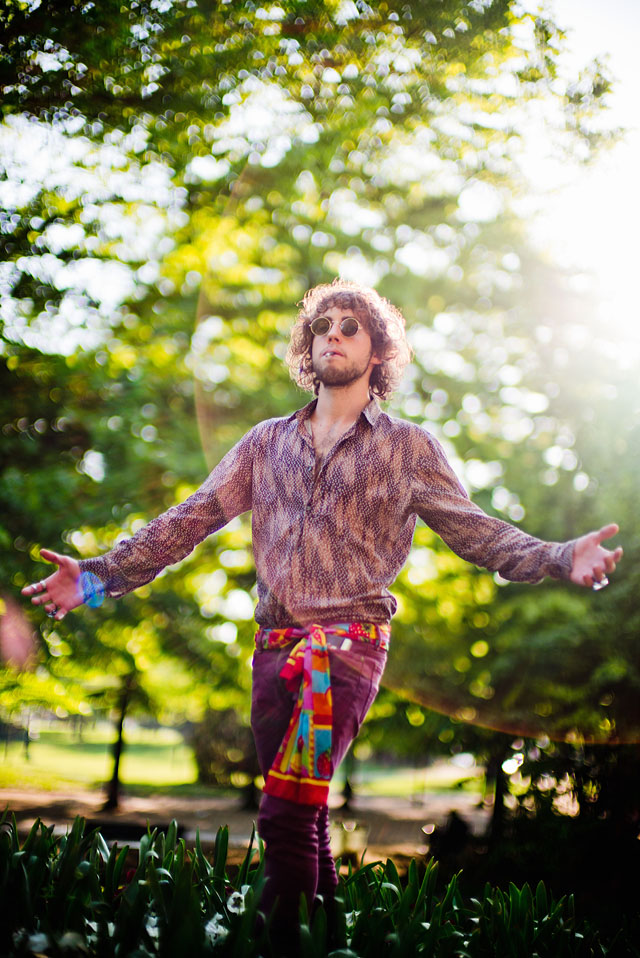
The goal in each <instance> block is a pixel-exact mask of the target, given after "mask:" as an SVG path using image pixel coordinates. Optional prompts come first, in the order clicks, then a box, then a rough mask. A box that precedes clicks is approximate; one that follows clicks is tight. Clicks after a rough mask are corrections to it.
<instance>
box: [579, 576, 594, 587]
mask: <svg viewBox="0 0 640 958" xmlns="http://www.w3.org/2000/svg"><path fill="white" fill-rule="evenodd" d="M582 584H583V585H585V586H586V587H587V589H590V588H591V587H592V585H593V579H592V577H591V576H590V575H588V574H587V575H584V576H583V577H582Z"/></svg>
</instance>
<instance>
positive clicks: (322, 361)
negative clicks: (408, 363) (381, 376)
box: [311, 306, 380, 387]
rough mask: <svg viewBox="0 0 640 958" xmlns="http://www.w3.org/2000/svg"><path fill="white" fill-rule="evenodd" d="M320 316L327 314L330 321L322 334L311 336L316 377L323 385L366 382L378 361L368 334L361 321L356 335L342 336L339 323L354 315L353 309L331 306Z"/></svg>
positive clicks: (346, 384) (347, 384)
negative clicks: (327, 329)
mask: <svg viewBox="0 0 640 958" xmlns="http://www.w3.org/2000/svg"><path fill="white" fill-rule="evenodd" d="M318 315H319V316H326V317H327V319H328V320H330V322H331V328H330V329H329V332H327V333H325V335H324V336H314V337H313V343H312V344H311V363H312V366H313V371H314V373H315V375H316V376H317V378H318V380H319V381H320V382H321V383H322V384H323V385H325V386H329V387H332V386H333V387H335V386H349V385H351V383H353V382H356V381H357V380H358V379H361V378H366V382H367V383H368V382H369V376H370V375H371V370H372V369H373V367H374V366H375V365H377V364H378V363H380V360H379V359H378V357H377V356H375V355H374V354H373V347H372V345H371V337H370V336H369V333H368V332H367V330H366V329H365V327H364V325H363V323H362V322H361V321H360V320H358V322H359V323H360V328H359V330H358V332H357V333H356V334H355V336H345V335H344V333H343V332H342V330H341V329H340V323H341V322H342V320H343V319H346V318H347V317H354V318H355V319H358V317H357V316H355V314H354V312H353V310H348V309H341V308H340V307H339V306H331V307H330V308H329V309H325V310H323V311H322V313H319V314H318Z"/></svg>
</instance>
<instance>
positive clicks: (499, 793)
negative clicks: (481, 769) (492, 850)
mask: <svg viewBox="0 0 640 958" xmlns="http://www.w3.org/2000/svg"><path fill="white" fill-rule="evenodd" d="M506 756H507V750H506V749H505V748H504V747H501V748H497V749H496V751H495V752H493V754H492V755H491V757H490V759H489V761H488V763H487V782H491V781H493V782H494V789H493V809H492V812H491V822H490V823H489V833H488V834H489V841H490V842H491V844H492V845H495V844H497V843H498V842H499V841H500V839H501V838H502V832H503V828H504V796H505V795H506V793H507V777H506V775H505V773H504V772H503V770H502V763H503V762H504V760H505V758H506Z"/></svg>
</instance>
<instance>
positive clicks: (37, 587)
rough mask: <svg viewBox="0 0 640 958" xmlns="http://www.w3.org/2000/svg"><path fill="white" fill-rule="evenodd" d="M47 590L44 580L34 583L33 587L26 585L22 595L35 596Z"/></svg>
mask: <svg viewBox="0 0 640 958" xmlns="http://www.w3.org/2000/svg"><path fill="white" fill-rule="evenodd" d="M46 588H47V583H46V582H45V581H44V580H43V579H40V581H39V582H32V583H31V585H26V586H25V587H24V589H23V590H22V594H23V595H33V594H34V593H38V592H42V591H43V590H46Z"/></svg>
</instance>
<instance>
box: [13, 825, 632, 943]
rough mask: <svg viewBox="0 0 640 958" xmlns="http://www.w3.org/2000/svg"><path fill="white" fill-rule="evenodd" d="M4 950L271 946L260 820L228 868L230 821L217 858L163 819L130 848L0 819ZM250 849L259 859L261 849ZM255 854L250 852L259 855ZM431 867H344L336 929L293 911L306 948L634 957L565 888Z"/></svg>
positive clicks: (624, 937) (320, 915) (627, 939)
mask: <svg viewBox="0 0 640 958" xmlns="http://www.w3.org/2000/svg"><path fill="white" fill-rule="evenodd" d="M0 826H1V832H0V908H1V910H2V920H1V922H0V955H2V956H16V958H18V956H45V958H58V956H66V958H68V956H73V955H84V956H86V955H95V956H96V958H116V956H118V958H146V956H166V958H169V956H171V958H175V956H180V955H188V956H189V958H199V956H206V955H217V956H218V955H219V956H234V958H258V956H265V958H266V956H273V958H277V956H276V954H275V952H273V951H272V949H271V946H270V943H269V934H268V932H269V923H268V920H267V922H266V923H265V922H263V921H262V919H261V917H260V916H259V914H258V902H259V898H260V891H261V888H262V883H263V881H264V878H263V847H262V844H261V842H260V840H259V839H257V841H256V836H255V830H254V833H253V834H252V836H251V841H250V844H249V848H248V849H247V852H246V854H245V857H244V860H243V862H242V864H241V866H240V868H239V869H237V872H236V873H235V874H234V875H233V876H231V872H232V869H230V868H228V867H227V857H228V855H227V853H228V842H229V832H228V829H227V828H221V829H219V831H218V834H217V837H216V842H215V846H214V850H213V855H212V859H213V860H212V861H209V859H208V858H207V856H206V855H205V853H204V851H203V848H202V845H201V843H200V838H199V836H198V837H197V838H196V842H195V847H194V848H193V849H187V847H186V845H185V842H184V840H183V839H180V840H178V838H177V824H176V822H172V823H171V825H170V827H169V829H168V830H167V833H166V835H165V834H164V833H163V832H160V831H158V830H157V829H156V830H153V831H150V830H148V831H147V833H146V834H145V835H143V837H142V840H141V842H140V848H139V850H138V852H137V857H135V853H133V852H132V851H131V849H130V848H129V846H126V845H125V846H124V847H122V848H119V847H118V846H117V845H114V846H113V847H111V848H109V847H108V846H107V844H106V842H105V840H104V838H103V837H102V835H101V834H100V832H99V831H97V830H96V831H92V832H88V833H85V823H84V821H83V820H82V819H80V818H77V819H76V820H75V822H74V824H73V826H72V827H71V829H70V831H69V832H68V833H67V834H66V835H65V836H63V837H55V836H54V834H53V828H52V827H49V828H47V827H46V826H45V825H44V824H43V823H42V822H41V821H40V820H37V821H36V822H35V823H34V825H33V827H32V828H31V831H30V832H29V834H28V836H27V838H26V839H25V840H24V841H23V842H22V844H21V843H20V840H19V836H18V830H17V826H16V821H15V818H13V819H12V820H11V821H8V820H7V818H6V815H5V816H3V818H2V820H1V821H0ZM256 852H257V859H256ZM254 859H255V860H254ZM437 877H438V865H437V864H436V863H435V862H429V863H428V864H427V866H426V869H424V870H422V871H419V868H418V866H417V864H416V862H415V861H412V862H411V865H410V866H409V870H408V875H407V878H406V880H404V881H403V880H401V879H400V876H399V874H398V871H397V869H396V867H395V865H394V864H393V862H392V861H391V860H388V861H387V862H386V863H377V864H373V865H367V866H365V867H361V868H359V869H357V870H353V869H351V868H350V869H349V872H348V874H347V876H346V877H345V878H344V879H343V880H342V882H341V888H340V899H339V903H338V905H339V907H338V911H337V921H336V927H332V928H331V929H330V928H329V926H328V923H327V916H326V914H325V911H324V909H323V908H322V907H319V908H317V909H316V910H315V911H314V913H313V915H311V916H310V915H308V914H307V911H306V909H305V908H304V907H303V908H302V909H301V916H300V918H301V955H302V958H326V956H332V958H358V956H360V958H369V956H371V958H373V956H376V958H378V956H381V955H382V956H388V958H399V956H407V958H408V956H414V955H421V956H433V958H449V956H451V958H454V956H455V958H467V956H468V958H484V956H487V958H489V956H492V958H501V956H504V958H533V956H536V955H537V956H539V958H544V956H548V958H565V956H566V958H573V956H576V958H588V956H604V955H611V956H618V955H619V956H623V955H624V956H634V955H640V951H639V950H638V947H637V945H636V944H635V943H634V942H633V938H632V934H631V932H629V933H626V932H623V931H621V932H620V933H619V934H618V935H617V936H616V938H615V939H614V940H611V941H609V942H604V941H603V940H601V938H600V936H599V934H598V932H597V931H595V930H594V929H593V928H590V927H589V926H586V925H580V923H579V922H577V921H576V917H575V912H574V903H573V899H572V897H567V898H561V899H559V900H557V901H556V900H554V899H553V898H552V897H551V896H550V895H549V894H548V893H547V890H546V889H545V886H544V885H543V884H542V883H540V884H539V885H538V886H537V888H536V889H535V892H532V890H531V889H530V888H529V886H528V885H524V886H523V887H522V888H520V889H519V888H517V887H516V886H515V885H510V887H509V890H508V891H506V892H503V891H501V890H499V889H496V888H492V887H491V886H489V885H487V886H486V887H485V889H484V893H483V895H482V897H481V898H477V899H475V898H464V897H463V895H462V892H461V890H460V886H459V882H458V878H457V877H454V878H453V879H452V880H451V881H450V882H449V884H448V885H447V886H446V888H444V889H438V887H437Z"/></svg>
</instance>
